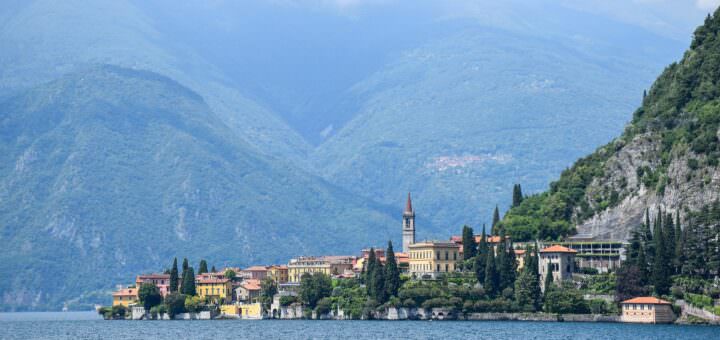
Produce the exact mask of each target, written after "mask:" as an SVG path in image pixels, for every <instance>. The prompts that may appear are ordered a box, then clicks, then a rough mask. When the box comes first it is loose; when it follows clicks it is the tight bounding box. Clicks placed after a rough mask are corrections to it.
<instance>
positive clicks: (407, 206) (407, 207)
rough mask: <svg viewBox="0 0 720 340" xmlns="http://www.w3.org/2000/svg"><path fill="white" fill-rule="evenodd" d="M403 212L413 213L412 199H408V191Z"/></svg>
mask: <svg viewBox="0 0 720 340" xmlns="http://www.w3.org/2000/svg"><path fill="white" fill-rule="evenodd" d="M405 212H413V207H412V199H411V198H410V192H409V191H408V197H407V203H405Z"/></svg>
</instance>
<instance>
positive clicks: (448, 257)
mask: <svg viewBox="0 0 720 340" xmlns="http://www.w3.org/2000/svg"><path fill="white" fill-rule="evenodd" d="M449 259H450V256H448V252H447V251H445V261H447V260H449ZM446 271H447V270H446Z"/></svg>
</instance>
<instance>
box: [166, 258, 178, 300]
mask: <svg viewBox="0 0 720 340" xmlns="http://www.w3.org/2000/svg"><path fill="white" fill-rule="evenodd" d="M168 288H169V289H170V293H175V292H177V291H178V266H177V257H176V258H175V259H173V264H172V268H171V269H170V287H168Z"/></svg>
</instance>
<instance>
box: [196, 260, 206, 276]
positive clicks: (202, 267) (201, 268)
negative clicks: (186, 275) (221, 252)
mask: <svg viewBox="0 0 720 340" xmlns="http://www.w3.org/2000/svg"><path fill="white" fill-rule="evenodd" d="M207 272H208V268H207V262H206V261H205V260H200V266H198V274H205V273H207Z"/></svg>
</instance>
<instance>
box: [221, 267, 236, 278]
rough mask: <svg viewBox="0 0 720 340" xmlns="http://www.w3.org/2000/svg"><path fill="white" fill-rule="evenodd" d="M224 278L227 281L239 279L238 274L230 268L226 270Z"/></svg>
mask: <svg viewBox="0 0 720 340" xmlns="http://www.w3.org/2000/svg"><path fill="white" fill-rule="evenodd" d="M223 276H224V277H225V278H226V279H229V280H232V279H234V278H235V277H237V273H236V272H235V271H234V270H232V269H230V268H228V269H225V272H224V273H223Z"/></svg>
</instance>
